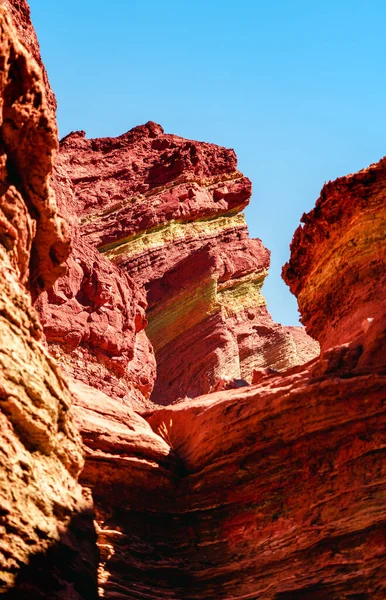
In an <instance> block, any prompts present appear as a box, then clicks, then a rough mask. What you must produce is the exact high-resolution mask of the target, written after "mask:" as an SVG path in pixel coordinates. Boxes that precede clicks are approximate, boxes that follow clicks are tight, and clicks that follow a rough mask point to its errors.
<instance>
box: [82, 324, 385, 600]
mask: <svg viewBox="0 0 386 600" xmlns="http://www.w3.org/2000/svg"><path fill="white" fill-rule="evenodd" d="M377 342H378V348H377V346H376V344H374V339H373V338H372V336H371V335H368V336H363V337H362V339H361V340H358V342H356V343H353V344H352V345H348V346H343V347H338V348H336V349H332V350H330V351H328V352H327V353H326V354H325V355H324V357H323V359H321V360H314V361H312V362H311V363H309V364H308V365H307V366H305V367H296V368H294V369H292V370H290V371H287V372H286V373H285V374H282V375H268V376H266V377H265V378H264V379H263V380H262V381H261V382H260V384H259V385H256V386H250V387H246V388H243V389H242V390H230V391H225V392H220V393H217V394H211V395H207V396H204V397H201V398H198V399H195V400H189V401H186V402H183V403H180V404H178V405H175V406H173V407H166V408H163V409H159V410H157V411H155V412H151V413H148V414H147V415H145V416H146V419H147V421H148V423H149V424H150V425H151V427H152V429H153V431H154V433H156V434H158V435H154V434H152V432H151V430H150V429H149V428H147V427H146V421H144V420H140V418H139V417H138V416H136V417H135V418H132V417H131V416H130V415H129V414H128V410H127V409H126V408H125V407H124V406H122V405H118V403H116V401H111V400H108V399H106V398H103V397H102V396H101V395H99V396H98V399H97V402H96V403H95V404H94V396H93V405H92V408H91V403H90V401H89V400H88V399H87V396H84V395H83V394H84V390H79V389H78V390H77V393H78V394H79V395H80V397H82V396H83V403H82V404H83V405H82V407H81V412H80V416H79V423H80V425H81V428H82V434H83V437H84V440H85V444H86V447H87V460H86V468H85V470H84V471H83V476H82V477H83V481H84V482H85V483H86V484H87V485H90V486H91V488H92V490H93V495H94V498H95V501H96V505H97V514H98V522H99V527H100V531H99V541H100V544H101V557H102V563H101V569H100V585H101V588H102V590H103V595H104V597H106V598H132V599H139V598H154V599H156V598H157V599H159V598H167V599H171V598H175V599H178V600H179V599H182V598H185V599H200V598H205V599H213V600H215V599H216V600H218V599H219V598H224V599H225V598H227V599H236V598H246V599H251V600H252V599H256V598H259V599H262V600H290V599H291V600H295V599H296V600H298V599H304V600H305V599H307V600H315V599H317V600H343V599H345V598H347V599H349V598H350V599H351V600H352V599H353V598H361V600H373V599H374V598H382V597H384V595H385V594H386V587H385V585H386V583H385V582H386V572H385V558H386V535H385V526H386V512H385V500H386V460H385V458H386V457H385V447H386V445H385V442H386V407H385V383H386V376H385V367H384V362H385V336H384V337H383V339H382V340H380V339H379V338H378V340H377ZM380 343H382V350H383V353H382V356H383V366H381V365H379V366H377V367H376V366H374V359H375V360H376V361H378V358H379V357H378V352H379V344H380ZM374 352H375V354H374ZM89 397H90V396H89ZM114 402H115V406H114ZM105 407H106V408H105ZM160 438H162V439H160ZM101 465H103V467H102V468H101Z"/></svg>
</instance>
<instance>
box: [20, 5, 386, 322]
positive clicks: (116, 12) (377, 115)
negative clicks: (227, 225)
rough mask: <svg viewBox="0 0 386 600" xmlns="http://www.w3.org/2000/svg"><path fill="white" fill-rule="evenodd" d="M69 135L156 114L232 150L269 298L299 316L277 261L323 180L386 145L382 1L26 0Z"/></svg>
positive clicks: (116, 127)
mask: <svg viewBox="0 0 386 600" xmlns="http://www.w3.org/2000/svg"><path fill="white" fill-rule="evenodd" d="M30 5H31V10H32V19H33V22H34V25H35V28H36V30H37V33H38V36H39V40H40V45H41V50H42V55H43V59H44V61H45V64H46V67H47V69H48V74H49V77H50V80H51V84H52V87H53V89H54V91H55V93H56V96H57V99H58V103H59V110H58V122H59V128H60V134H61V135H62V136H63V135H65V134H67V133H68V132H69V131H72V130H76V129H85V130H86V132H87V135H88V137H98V136H114V135H119V134H121V133H123V132H124V131H127V130H129V129H131V128H132V127H134V126H135V125H139V124H141V123H145V122H146V121H149V120H152V121H156V122H158V123H160V124H161V125H162V126H163V127H164V129H165V131H166V132H168V133H175V134H178V135H181V136H184V137H187V138H191V139H198V140H204V141H208V142H214V143H217V144H221V145H223V146H227V147H232V148H234V149H235V150H236V152H237V155H238V157H239V167H240V169H241V170H242V171H243V172H244V173H245V174H246V175H248V176H249V177H250V178H251V179H252V182H253V198H252V202H251V205H250V207H249V208H248V209H247V221H248V225H249V230H250V234H251V236H253V237H260V238H261V239H262V240H263V242H264V244H265V245H266V246H267V247H268V248H269V249H270V250H271V251H272V256H271V274H270V276H269V277H268V279H267V281H266V283H265V285H264V293H265V296H266V298H267V300H268V308H269V310H270V312H271V314H272V315H273V317H274V319H276V320H277V321H280V322H282V323H284V324H296V323H297V322H298V317H297V308H296V301H295V299H294V298H293V297H292V296H291V294H290V293H289V292H288V290H287V288H286V286H285V284H284V283H283V282H282V281H281V277H280V271H281V266H282V265H283V264H284V263H285V262H286V260H287V259H288V256H289V243H290V241H291V238H292V234H293V232H294V230H295V228H296V227H297V225H298V224H299V219H300V217H301V215H302V213H303V212H305V211H309V210H310V209H311V208H312V207H313V206H314V204H315V201H316V199H317V197H318V195H319V191H320V189H321V187H322V185H323V183H324V182H325V181H328V180H330V179H335V178H336V177H338V176H340V175H345V174H347V173H350V172H354V171H357V170H358V169H360V168H363V167H366V166H367V165H369V164H370V163H372V162H375V161H377V160H378V159H379V158H381V157H382V156H383V155H384V154H385V153H386V110H385V109H386V102H385V100H386V98H385V96H386V78H385V64H386V34H385V32H386V2H384V0H367V1H366V0H335V1H334V0H324V1H322V0H320V1H315V2H312V1H310V0H291V1H290V0H288V1H287V0H276V1H275V0H271V2H268V1H267V0H266V1H264V2H263V1H260V0H255V1H253V0H251V1H246V0H238V1H234V2H233V1H232V2H229V1H226V0H206V1H204V0H190V1H185V2H184V1H183V0H182V1H181V0H179V1H177V0H164V1H163V2H161V1H159V0H147V1H146V0H111V1H110V2H106V0H103V1H101V0H76V1H75V0H66V1H64V2H53V0H30Z"/></svg>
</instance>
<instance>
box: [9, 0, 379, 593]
mask: <svg viewBox="0 0 386 600" xmlns="http://www.w3.org/2000/svg"><path fill="white" fill-rule="evenodd" d="M7 6H8V9H6V10H4V8H3V7H2V8H0V19H1V28H0V32H1V36H2V37H1V46H2V55H3V56H4V57H5V60H4V61H3V66H2V79H1V85H2V89H1V98H2V100H3V103H2V109H1V119H2V121H1V152H2V163H1V164H2V170H1V177H0V180H1V187H2V193H1V196H0V207H1V211H2V212H1V213H0V260H1V263H2V264H1V270H0V303H1V310H0V328H1V338H2V347H1V351H0V361H1V362H0V376H1V380H0V383H1V387H0V390H1V395H0V398H1V413H0V415H1V419H2V430H1V431H2V433H1V435H2V444H1V448H2V453H1V457H2V458H1V461H2V464H1V480H0V499H1V505H0V526H1V528H2V538H1V540H0V586H2V587H0V592H2V593H3V594H4V596H5V597H9V598H15V599H17V598H23V597H26V598H27V597H28V598H47V599H48V598H49V599H52V598H54V599H57V600H59V598H60V599H61V600H67V599H69V598H71V599H74V600H78V599H80V598H84V599H86V598H94V597H96V596H97V589H96V565H97V560H98V552H97V545H96V532H95V531H94V528H93V524H92V518H93V513H92V500H91V494H92V499H93V502H94V511H95V516H96V528H97V534H98V547H99V552H100V561H99V572H98V583H99V595H100V597H104V598H110V599H113V598H114V599H118V598H128V599H133V600H134V599H136V600H139V599H143V598H147V599H148V600H149V599H154V600H159V599H161V598H165V599H167V600H171V599H172V598H174V599H175V600H182V599H185V600H193V599H195V600H198V599H204V598H205V600H210V599H213V600H219V599H221V598H223V599H224V600H225V599H227V600H236V598H238V599H240V598H244V599H246V600H247V599H249V600H254V599H256V598H259V599H261V600H302V599H303V600H306V599H307V600H344V599H347V600H374V598H383V597H384V596H385V595H386V587H385V581H386V573H385V566H384V565H385V558H386V536H385V531H386V511H385V506H386V461H385V448H386V433H385V432H386V426H385V425H386V408H385V380H386V370H385V369H386V364H385V363H386V349H385V348H386V344H385V341H386V331H385V306H386V303H385V298H384V272H385V270H384V267H385V234H384V226H383V223H384V201H383V198H384V195H385V193H386V192H385V189H386V187H385V181H384V161H383V160H382V161H380V163H378V164H377V165H372V166H371V167H369V169H366V170H364V171H362V172H360V173H358V174H355V175H351V176H349V177H347V178H342V179H340V180H337V181H336V182H332V183H330V184H328V185H327V186H326V187H325V188H324V189H323V191H322V195H321V198H320V199H319V200H318V202H317V205H316V207H315V209H314V210H313V211H311V213H310V214H309V215H304V216H303V219H302V220H303V223H304V225H303V226H301V227H300V228H299V229H298V230H297V232H296V233H295V236H294V240H293V243H292V247H291V258H290V261H289V263H288V264H287V265H286V266H285V267H284V277H285V278H286V280H287V281H288V282H289V284H290V286H291V289H292V290H293V291H294V292H295V293H296V294H297V295H298V297H299V306H300V310H301V312H302V319H303V322H304V324H305V325H306V327H307V328H308V330H309V332H310V333H311V334H312V335H313V336H315V337H316V338H317V339H318V340H319V341H320V343H321V347H322V353H321V355H320V357H317V356H316V355H317V352H315V346H314V345H312V344H311V343H310V341H309V338H308V337H307V336H306V335H305V334H304V330H303V329H302V328H290V329H288V328H285V327H281V326H280V325H277V324H274V323H273V322H272V320H271V318H270V317H269V314H268V313H267V310H266V308H265V303H264V301H263V298H262V296H261V291H260V290H261V285H262V282H263V279H264V277H265V275H266V270H267V268H268V264H269V253H268V251H267V250H266V249H265V248H264V247H263V245H262V243H261V242H260V241H259V240H250V239H249V238H248V235H247V230H246V227H245V223H244V222H243V217H242V215H241V212H240V211H241V210H242V208H243V207H244V206H245V204H246V203H247V202H248V200H249V196H250V182H249V181H248V180H247V179H246V178H245V177H243V176H242V175H241V174H240V173H239V172H238V171H237V165H236V159H235V156H234V153H233V151H230V150H226V149H223V148H219V147H217V146H214V145H212V144H204V143H199V142H191V141H188V140H184V139H182V138H179V137H177V136H172V135H167V134H164V133H163V131H162V129H161V128H160V126H159V125H156V124H154V123H148V124H146V125H144V126H140V127H138V128H135V129H133V130H132V131H130V132H128V133H126V134H124V135H123V136H120V137H118V138H106V139H102V140H101V139H99V140H87V139H86V137H85V135H84V133H82V132H77V133H73V134H70V135H69V136H67V138H65V139H64V140H63V141H62V143H61V148H60V152H59V154H58V155H57V157H56V159H55V161H54V162H55V164H54V173H53V176H52V177H51V171H52V165H53V160H54V150H55V147H56V145H57V141H56V127H55V122H54V112H53V111H54V108H55V104H54V100H53V99H52V98H53V96H50V93H51V92H50V91H48V95H47V98H48V99H46V96H45V93H44V87H45V86H47V85H48V82H47V80H46V79H45V80H44V78H43V74H42V72H41V70H40V68H39V65H38V63H37V62H35V60H34V59H33V56H34V55H35V57H36V58H37V59H38V61H39V60H40V57H39V56H38V55H37V53H38V46H37V45H36V44H37V41H36V36H35V37H34V34H32V33H31V32H33V29H32V26H31V24H30V22H29V11H28V7H27V5H26V3H25V2H24V0H12V2H6V4H4V7H5V8H6V7H7ZM11 9H12V12H11ZM7 13H8V16H7ZM11 15H13V18H14V20H15V23H16V25H17V28H18V31H19V36H21V39H22V40H23V43H24V44H25V45H26V47H27V48H28V47H29V45H31V47H30V53H29V52H28V51H27V50H26V48H25V47H23V46H22V45H21V44H20V43H19V41H18V40H17V36H16V33H15V30H14V29H13V27H12V25H11V23H10V18H9V17H10V16H11ZM50 178H51V181H50ZM54 191H55V194H56V201H57V203H58V206H59V210H60V213H61V214H62V216H63V217H64V219H65V221H66V222H67V223H68V230H69V232H70V234H71V236H72V239H73V249H72V252H71V254H70V255H69V250H70V248H69V241H68V239H69V236H68V234H67V232H66V228H65V225H64V223H63V220H61V219H60V218H59V217H58V214H57V210H56V205H55V200H54ZM65 262H66V267H65V264H64V263H65ZM65 269H67V271H66V272H64V271H65ZM58 276H60V278H59V279H58V280H57V281H56V282H55V280H56V279H57V278H58ZM52 284H53V285H52ZM145 295H146V296H147V299H146V297H145ZM31 298H32V299H34V300H35V299H37V305H38V308H39V313H40V315H41V317H42V322H43V327H44V331H45V336H46V344H47V345H48V348H49V350H50V351H51V352H52V353H53V354H55V356H56V358H57V362H55V360H54V359H53V358H52V356H49V355H48V353H47V351H46V349H45V348H44V346H43V344H42V339H43V338H42V326H41V324H40V322H39V320H38V318H37V314H36V312H35V309H34V308H33V305H32V301H31ZM147 323H148V325H147ZM147 333H148V335H149V338H150V339H151V342H152V344H153V345H154V351H153V348H152V344H151V343H150V342H149V340H148V338H147ZM155 359H156V360H157V368H158V379H159V383H157V381H158V380H156V384H155V388H154V392H153V397H152V399H153V400H154V401H156V402H157V403H159V404H170V403H171V402H172V401H173V399H176V398H181V397H183V396H190V395H192V396H197V394H199V393H201V392H202V391H205V392H208V391H211V390H213V388H215V387H219V388H220V389H221V385H219V384H221V382H222V381H223V380H224V378H225V379H226V378H229V379H230V380H231V381H233V380H238V379H239V378H240V379H241V378H242V379H246V380H247V381H248V382H250V381H251V379H252V381H253V385H245V383H246V382H245V381H241V382H240V381H239V382H238V383H240V384H241V385H243V387H241V388H237V389H230V390H222V391H216V392H214V393H206V394H205V395H203V396H200V397H195V398H194V399H186V400H184V401H182V402H181V401H180V402H179V403H177V404H174V405H172V406H170V405H169V406H163V407H159V406H158V407H157V406H155V404H154V403H153V402H152V401H151V390H152V387H153V384H154V380H155ZM307 361H308V362H307ZM58 362H59V363H61V365H62V369H63V371H66V372H67V375H68V376H70V379H69V380H68V384H67V383H66V381H65V379H64V377H63V375H62V371H61V370H60V368H59V367H58V364H57V363H58ZM304 362H306V364H302V363H304ZM68 386H69V387H68ZM72 401H74V402H75V405H74V406H71V403H72ZM133 409H136V411H137V412H136V411H135V410H133ZM139 409H141V414H138V410H139ZM77 429H78V430H79V431H80V433H81V435H82V439H83V450H82V447H81V442H80V437H79V434H78V433H77ZM83 452H84V453H85V461H84V458H83ZM78 479H79V480H80V482H81V484H82V485H83V486H84V487H83V488H81V486H80V485H79V483H78Z"/></svg>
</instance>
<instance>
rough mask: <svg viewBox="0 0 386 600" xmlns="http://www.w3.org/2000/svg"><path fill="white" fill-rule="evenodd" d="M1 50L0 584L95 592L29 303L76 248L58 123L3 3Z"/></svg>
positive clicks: (10, 594)
mask: <svg viewBox="0 0 386 600" xmlns="http://www.w3.org/2000/svg"><path fill="white" fill-rule="evenodd" d="M0 53H1V57H2V61H1V66H0V69H1V77H0V98H1V111H0V338H1V348H0V421H1V433H0V448H1V452H0V532H1V538H0V539H1V541H0V593H1V594H4V597H7V598H15V599H16V598H17V599H18V598H27V597H28V598H52V599H59V598H64V597H66V598H70V597H71V598H74V600H75V599H77V600H78V599H79V600H80V599H81V598H86V597H87V598H95V597H96V577H95V567H96V560H97V553H96V549H95V532H94V529H93V525H92V503H91V502H90V497H89V496H87V495H86V496H84V495H83V490H82V488H81V486H80V485H79V484H78V482H77V478H78V474H79V472H80V470H81V469H82V467H83V452H82V445H81V439H80V436H79V434H78V432H77V429H76V427H75V424H74V421H73V417H72V413H71V410H70V406H71V395H70V393H69V391H68V388H67V385H66V383H65V381H64V380H63V377H62V375H61V374H60V373H59V371H58V369H57V366H56V364H55V363H54V361H53V360H52V358H51V357H50V356H49V355H48V354H47V353H46V351H45V350H44V348H43V346H42V343H41V336H42V329H41V326H40V323H39V321H38V317H37V314H36V312H35V310H34V309H33V307H32V303H31V294H32V296H33V297H35V296H36V295H37V294H38V293H39V291H40V290H41V289H43V288H44V287H47V286H48V285H50V284H52V283H53V281H54V280H55V279H56V277H58V275H59V274H61V273H62V272H63V271H64V261H65V259H66V258H67V256H68V252H69V241H68V238H67V236H66V234H65V228H64V223H63V221H62V220H61V219H60V218H59V217H58V215H57V212H56V204H55V201H54V197H53V194H52V191H51V189H50V187H49V178H50V174H51V169H52V161H53V150H54V149H55V147H56V145H57V134H56V124H55V121H54V120H53V117H52V113H51V111H50V110H49V108H48V106H47V103H46V98H45V91H44V85H43V78H42V74H41V71H40V70H39V68H38V65H37V64H36V62H35V61H34V60H33V59H32V58H31V56H30V54H29V53H28V51H27V50H26V49H25V48H24V46H23V45H22V44H21V43H20V42H19V40H18V38H17V34H16V30H15V29H14V27H13V26H12V24H11V19H10V15H9V12H8V11H7V10H6V9H5V8H4V6H1V7H0ZM28 291H29V292H30V293H28ZM82 552H83V553H84V554H83V556H82Z"/></svg>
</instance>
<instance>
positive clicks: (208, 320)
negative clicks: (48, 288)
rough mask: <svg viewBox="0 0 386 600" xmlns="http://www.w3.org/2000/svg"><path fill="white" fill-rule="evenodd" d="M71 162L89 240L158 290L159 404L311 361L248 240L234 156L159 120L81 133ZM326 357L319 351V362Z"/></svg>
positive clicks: (65, 150) (66, 152) (265, 257)
mask: <svg viewBox="0 0 386 600" xmlns="http://www.w3.org/2000/svg"><path fill="white" fill-rule="evenodd" d="M59 160H60V165H61V166H62V167H63V171H65V172H66V173H67V177H68V178H69V179H70V180H71V185H72V190H73V195H71V196H70V195H68V197H67V198H66V204H67V207H70V211H71V213H72V214H80V215H81V218H80V228H79V231H80V235H81V236H82V240H83V241H84V242H85V243H87V244H91V245H94V246H96V247H97V248H98V249H99V251H100V252H101V253H102V254H103V256H104V257H106V258H108V259H110V260H111V261H112V262H113V263H114V264H115V265H117V266H118V267H119V268H120V269H122V270H124V271H125V272H126V273H128V274H129V275H130V276H131V277H132V278H134V280H135V281H136V283H137V284H139V285H140V286H142V288H143V289H144V290H145V291H146V292H147V301H148V308H147V312H146V318H147V320H148V322H149V324H148V327H147V329H146V333H147V335H148V337H149V338H150V341H151V342H152V345H153V347H154V352H155V358H156V362H157V379H156V383H155V387H154V391H153V394H152V399H153V400H154V401H155V402H157V403H160V404H168V403H170V402H172V401H173V400H176V399H178V398H182V397H185V396H189V397H195V396H197V395H200V394H202V393H206V392H209V391H211V390H213V389H214V388H215V386H216V385H217V382H218V381H219V380H221V379H222V378H223V377H224V376H231V377H234V378H245V379H246V380H248V381H251V379H252V373H253V370H254V368H259V367H267V366H269V367H272V368H275V369H277V370H282V369H285V368H287V367H289V366H292V365H294V364H300V362H302V358H301V354H299V353H298V352H297V347H296V344H295V342H294V339H293V336H292V333H291V331H290V330H287V331H286V330H284V329H283V328H282V327H281V326H280V325H277V324H275V323H273V321H272V319H271V317H270V315H269V313H268V312H267V310H266V307H265V300H264V297H263V296H262V294H261V291H260V290H261V286H262V284H263V282H264V278H265V276H266V274H267V269H268V266H269V252H268V251H267V250H266V249H265V248H264V246H263V245H262V243H261V241H260V240H252V239H250V238H249V237H248V231H247V227H246V225H245V221H244V217H243V215H242V214H240V211H241V210H242V209H243V208H244V207H245V206H246V204H247V203H248V202H249V198H250V194H251V184H250V181H249V180H248V179H247V178H246V177H244V176H243V175H242V174H241V173H240V172H239V171H238V170H237V161H236V157H235V154H234V152H233V150H227V149H225V148H220V147H218V146H215V145H213V144H206V143H203V142H194V141H190V140H185V139H183V138H180V137H177V136H174V135H167V134H164V133H163V130H162V128H161V127H160V126H159V125H157V124H155V123H152V122H149V123H147V124H146V125H143V126H140V127H136V128H134V129H133V130H131V131H129V132H128V133H126V134H124V135H122V136H119V137H118V138H105V139H94V140H88V139H86V137H85V133H84V132H75V133H72V134H70V135H68V136H67V137H66V138H64V139H63V140H62V142H61V144H60V159H59ZM66 187H67V188H68V186H66ZM70 310H71V309H70ZM55 312H57V307H55V308H54V310H53V313H55ZM67 318H68V317H67ZM45 320H46V319H45ZM47 321H48V319H47ZM46 335H47V337H48V339H50V331H49V330H47V331H46ZM317 352H318V348H317V347H316V350H315V345H314V344H313V343H312V342H311V341H310V354H312V356H314V355H315V354H316V353H317ZM98 387H100V386H98ZM105 391H106V390H105Z"/></svg>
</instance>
